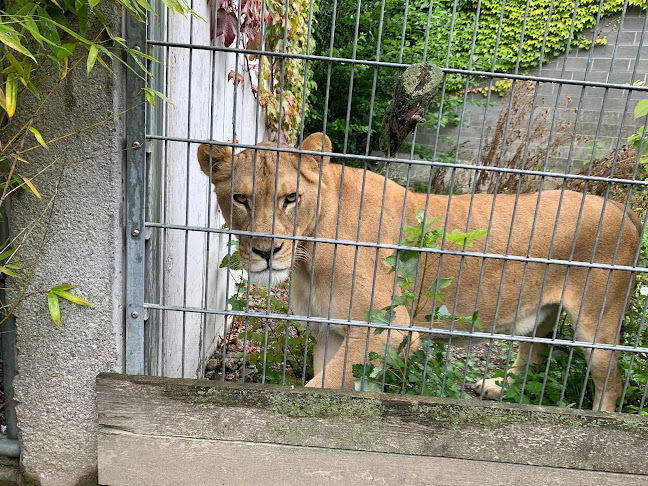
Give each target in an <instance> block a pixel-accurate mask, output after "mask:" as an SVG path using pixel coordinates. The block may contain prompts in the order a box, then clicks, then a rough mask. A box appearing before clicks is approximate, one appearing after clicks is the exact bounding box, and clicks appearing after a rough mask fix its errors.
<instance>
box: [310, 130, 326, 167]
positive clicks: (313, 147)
mask: <svg viewBox="0 0 648 486" xmlns="http://www.w3.org/2000/svg"><path fill="white" fill-rule="evenodd" d="M322 138H324V140H323V142H324V143H322ZM303 148H304V150H309V151H311V152H322V151H323V152H331V151H333V145H332V144H331V139H330V138H328V135H324V134H322V132H316V133H313V134H311V135H309V136H308V137H306V138H305V139H304V144H303ZM314 157H315V159H316V160H317V162H318V163H319V164H323V165H326V164H328V163H329V160H330V157H328V156H323V157H317V156H314Z"/></svg>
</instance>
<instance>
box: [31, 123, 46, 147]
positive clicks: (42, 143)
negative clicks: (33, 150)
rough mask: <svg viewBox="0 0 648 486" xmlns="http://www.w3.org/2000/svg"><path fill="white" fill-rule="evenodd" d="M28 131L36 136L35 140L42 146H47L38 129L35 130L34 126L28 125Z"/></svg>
mask: <svg viewBox="0 0 648 486" xmlns="http://www.w3.org/2000/svg"><path fill="white" fill-rule="evenodd" d="M29 131H30V132H32V133H33V134H34V137H36V140H37V141H38V143H39V144H40V145H41V146H42V147H44V148H47V144H46V143H45V140H43V136H42V135H41V134H40V132H39V131H38V130H36V129H35V128H34V127H29Z"/></svg>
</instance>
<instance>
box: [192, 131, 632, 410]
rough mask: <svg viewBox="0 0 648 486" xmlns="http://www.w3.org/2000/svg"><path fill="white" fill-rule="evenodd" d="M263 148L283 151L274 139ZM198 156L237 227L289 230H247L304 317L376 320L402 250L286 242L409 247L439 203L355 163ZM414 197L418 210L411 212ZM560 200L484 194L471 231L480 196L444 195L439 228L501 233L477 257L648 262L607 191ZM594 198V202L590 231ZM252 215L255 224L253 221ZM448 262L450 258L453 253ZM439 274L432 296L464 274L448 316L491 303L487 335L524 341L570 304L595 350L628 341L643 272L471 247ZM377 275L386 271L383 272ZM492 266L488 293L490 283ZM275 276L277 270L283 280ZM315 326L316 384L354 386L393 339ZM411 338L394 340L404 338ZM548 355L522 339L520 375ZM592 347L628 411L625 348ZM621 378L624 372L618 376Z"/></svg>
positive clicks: (308, 143)
mask: <svg viewBox="0 0 648 486" xmlns="http://www.w3.org/2000/svg"><path fill="white" fill-rule="evenodd" d="M262 145H264V146H266V147H272V146H273V145H274V144H272V143H265V144H262ZM322 147H323V148H324V151H325V152H331V142H330V140H329V139H328V137H325V138H324V141H323V140H322V134H321V133H315V134H312V135H310V136H309V137H308V138H306V139H305V140H304V142H303V149H304V150H306V151H313V152H321V151H322ZM198 160H199V162H200V166H201V168H202V170H203V172H204V173H205V174H207V175H211V177H212V182H213V184H214V189H215V192H216V195H217V198H218V205H219V206H220V209H221V211H222V213H223V214H224V216H225V218H226V220H227V221H228V224H229V226H230V228H233V229H235V230H242V231H249V230H251V229H252V230H253V231H254V232H260V233H274V234H276V235H277V236H276V237H275V238H274V240H273V239H271V238H269V237H261V236H253V237H251V238H252V241H251V245H250V237H249V236H245V235H242V236H239V237H238V238H239V240H240V245H239V252H240V257H241V261H242V263H243V266H244V268H248V263H249V269H250V272H249V278H250V280H251V281H253V282H256V283H260V284H263V285H268V284H271V285H272V284H277V283H279V282H282V281H284V280H285V279H286V278H287V277H288V276H289V275H290V273H291V272H292V279H293V280H292V307H293V312H294V314H296V315H302V316H318V317H325V318H326V317H330V318H336V319H349V318H351V319H355V320H364V313H365V312H366V311H368V310H369V309H370V308H373V309H379V308H381V307H385V306H388V305H390V303H391V301H392V295H393V294H392V292H393V288H394V276H393V275H389V273H388V268H387V267H386V266H384V265H383V264H382V263H381V262H382V259H383V258H385V257H386V256H387V255H389V254H390V253H391V252H392V250H389V249H381V250H380V251H376V248H375V247H366V246H359V247H356V246H353V245H348V244H346V245H345V244H338V245H335V244H332V243H328V242H318V243H316V244H315V245H316V246H315V245H314V244H313V242H304V241H298V240H297V241H295V240H291V239H282V238H281V235H291V236H292V235H293V234H294V235H296V236H298V237H299V236H305V237H312V236H315V231H317V234H316V236H317V237H318V238H330V239H337V240H347V241H360V242H373V243H376V242H380V243H388V244H398V243H399V236H400V235H401V226H402V225H403V224H406V225H416V218H415V212H416V211H421V210H423V209H424V208H425V205H426V197H427V196H426V195H425V194H416V193H412V192H406V190H405V188H403V187H402V186H400V185H398V184H396V183H395V182H392V181H390V180H385V178H384V177H383V176H381V175H378V174H375V173H372V172H366V173H365V171H363V170H361V169H355V168H350V167H346V168H345V169H344V173H343V172H342V166H340V165H336V164H329V157H326V156H313V155H308V154H302V155H301V156H299V155H298V154H295V153H286V152H280V153H279V155H278V156H277V152H276V151H273V150H271V149H270V150H266V149H258V150H253V149H248V150H245V151H243V152H242V153H240V154H238V155H236V156H235V157H234V159H233V160H234V176H233V181H232V151H231V149H230V148H227V147H221V146H216V145H207V144H204V145H201V146H200V147H199V149H198ZM254 171H256V176H255V177H254ZM320 173H321V178H322V180H321V182H320ZM253 183H254V189H253ZM232 184H233V185H232ZM320 186H321V191H320V198H319V203H318V189H320ZM232 187H233V192H232ZM275 190H276V194H275ZM340 191H342V193H341V194H342V196H341V204H339V200H340ZM406 194H407V198H406V197H405V196H406ZM383 195H384V203H383ZM405 199H407V202H406V205H407V206H406V208H405V210H404V211H403V205H404V203H405ZM538 199H539V200H538ZM560 199H561V192H560V191H545V192H543V193H542V194H541V196H540V197H539V196H538V194H522V195H520V196H519V198H517V200H516V196H515V195H507V194H500V195H498V196H497V197H496V198H495V205H494V210H493V201H494V197H493V195H489V194H477V195H475V196H474V202H473V206H472V212H471V213H470V224H469V228H466V224H467V221H468V214H469V206H470V202H471V196H470V195H465V196H452V198H449V197H448V196H440V195H434V194H432V195H430V196H429V205H428V220H429V219H431V218H433V217H440V218H441V219H440V220H439V221H438V222H437V223H436V224H437V225H438V226H442V225H443V224H444V222H445V219H446V217H447V218H448V221H447V226H445V227H446V228H447V230H448V231H452V230H453V229H459V230H461V231H471V230H473V229H488V231H489V236H488V238H482V239H479V240H476V241H475V244H474V246H472V247H471V248H469V249H468V250H470V251H476V252H487V253H489V254H495V255H508V256H511V255H513V256H521V257H527V256H529V257H535V258H544V259H547V258H551V259H556V260H562V261H568V260H571V261H575V262H585V263H590V262H595V263H603V264H612V263H613V264H615V265H623V266H632V265H633V264H634V259H635V255H636V252H637V246H638V245H639V241H640V238H639V233H640V223H639V220H638V218H637V217H636V215H634V214H632V213H630V214H627V215H626V214H624V211H623V208H622V207H621V206H620V205H618V204H616V203H613V202H612V201H608V202H607V204H605V207H604V200H603V199H602V198H600V197H596V196H589V195H588V196H585V200H584V202H583V201H582V200H583V195H582V194H579V193H575V192H569V191H567V192H564V193H563V195H562V202H561V203H560ZM581 202H583V204H584V208H583V211H582V215H581V216H580V223H579V222H578V218H579V213H581V211H580V206H581ZM383 204H384V207H383ZM275 208H276V209H275ZM536 210H537V216H536ZM360 211H362V214H360ZM252 213H253V214H252ZM252 215H253V216H254V218H253V219H254V226H253V228H251V227H250V225H251V221H252ZM295 216H296V217H295ZM403 217H404V221H402V219H403ZM491 218H492V219H491ZM295 220H296V227H295ZM338 220H339V224H338ZM534 221H535V227H534ZM600 222H602V225H601V228H600V234H599V223H600ZM620 233H621V234H620ZM509 235H510V242H509ZM531 239H532V241H531ZM273 241H274V242H273ZM486 242H487V247H486V246H485V245H486ZM294 245H296V247H295V257H294V258H293V246H294ZM249 248H251V250H252V252H251V253H250V252H249ZM446 248H448V249H455V250H457V249H459V248H458V247H457V246H456V245H455V246H454V248H450V245H446ZM334 252H336V256H335V266H334V265H333V260H334V258H333V256H334ZM356 252H357V255H356ZM435 258H436V259H437V260H436V262H438V261H439V260H438V259H439V256H438V255H435ZM376 259H378V262H376ZM462 259H463V268H462V275H461V279H460V280H459V279H458V278H457V277H458V275H459V268H460V265H461V264H462ZM293 261H294V264H293V265H292V268H291V262H293ZM482 262H483V269H482ZM269 265H272V272H269ZM313 267H314V272H313V275H314V278H313V283H312V287H311V270H312V269H313ZM434 268H435V271H434V272H429V273H432V274H428V275H426V276H425V279H424V282H422V286H423V288H426V289H427V288H428V286H430V284H431V283H432V282H433V281H434V279H436V278H448V277H452V281H451V284H450V286H449V287H447V288H445V289H444V292H445V293H446V294H447V295H446V296H445V297H444V298H443V301H444V303H445V304H446V306H447V308H448V309H453V307H454V306H455V302H456V313H457V315H464V316H466V315H472V313H473V311H474V310H475V307H476V302H477V308H478V309H479V320H480V322H481V323H482V324H483V331H486V332H489V331H490V330H491V329H492V330H494V331H495V332H497V333H502V334H511V333H512V332H514V333H515V335H517V336H530V335H534V336H539V337H543V336H545V335H546V334H547V333H549V332H551V331H552V329H553V326H554V323H555V322H556V319H557V312H558V310H559V304H560V302H561V299H562V302H563V309H564V310H565V311H566V312H567V313H568V314H569V315H570V317H571V319H572V323H576V325H575V328H576V339H577V340H578V341H583V342H593V340H594V339H595V340H596V343H605V344H615V343H617V340H618V335H619V326H620V325H621V322H622V319H623V315H624V311H625V306H624V303H625V300H626V295H627V292H628V290H629V288H630V285H631V281H632V278H633V275H632V272H630V271H627V270H613V271H610V270H609V269H601V268H592V267H588V266H587V265H584V266H566V265H560V264H547V263H542V262H524V261H516V260H510V259H509V260H507V259H505V258H486V259H485V261H484V257H471V256H470V253H468V256H463V257H462V256H459V255H451V254H445V255H443V257H442V258H441V266H440V270H439V271H438V274H437V273H436V269H437V268H439V265H438V264H437V265H434ZM354 269H355V276H354ZM374 272H377V273H376V274H375V277H374ZM482 272H483V277H482V285H481V286H478V282H479V281H480V273H482ZM269 273H271V275H272V281H270V282H269ZM545 273H546V283H545V284H544V285H543V281H545ZM333 278H334V280H333V285H332V279H333ZM372 296H373V303H372V302H371V299H372ZM329 302H330V304H329ZM604 302H605V305H603V303H604ZM403 309H404V308H403V307H398V308H397V312H396V316H395V322H394V323H395V324H399V325H409V324H410V319H409V316H408V315H407V312H406V311H404V310H403ZM423 314H426V313H425V312H424V313H421V315H423ZM427 314H429V312H427ZM414 325H417V326H424V327H425V326H428V325H429V323H428V322H426V321H424V320H423V319H420V320H418V319H417V320H416V321H415V322H414ZM313 326H314V331H313V332H314V333H315V336H316V338H317V344H316V346H315V348H314V353H313V354H314V368H315V377H314V378H313V379H312V380H311V381H310V382H309V383H308V384H307V386H318V387H319V386H324V387H327V388H335V387H340V386H344V387H345V388H353V386H354V378H353V375H352V369H351V368H352V367H351V365H352V364H353V363H362V362H363V361H364V359H365V353H366V343H367V340H368V339H369V350H372V351H376V352H379V353H380V352H382V348H383V344H384V342H385V339H386V334H387V333H382V334H380V335H379V336H375V335H373V333H370V337H369V338H368V333H367V330H366V329H365V328H362V327H354V326H344V325H331V326H330V330H329V331H327V325H326V324H317V325H315V324H314V325H313ZM470 326H471V325H470V323H460V322H455V323H454V329H455V330H460V331H470ZM327 333H328V334H329V335H328V336H326V335H327ZM347 333H348V349H346V348H347V346H346V338H347ZM327 338H328V345H327V348H326V349H325V343H326V342H327ZM398 341H399V340H398V339H393V338H392V339H391V342H398ZM545 348H546V345H544V344H535V345H533V346H530V344H529V343H526V342H521V343H520V346H519V353H518V356H517V359H516V360H515V363H514V365H513V368H512V370H511V371H512V372H513V373H516V372H518V373H519V372H523V371H524V367H525V365H526V360H527V358H528V357H529V356H530V360H531V361H532V362H533V363H539V362H542V361H543V359H545V358H543V350H544V349H545ZM584 351H585V354H586V355H587V356H588V357H590V356H591V357H592V362H591V373H592V377H593V380H594V384H595V388H596V390H595V399H594V408H595V409H598V408H599V407H600V409H601V410H605V411H614V410H615V406H616V400H617V398H618V397H619V396H620V394H621V390H622V381H621V377H620V375H619V371H618V369H617V358H618V357H617V353H613V352H612V351H609V350H602V349H597V350H595V351H592V350H591V348H584ZM325 356H326V363H324V360H325ZM345 356H346V365H345ZM608 370H611V371H610V372H609V376H608ZM606 381H607V384H606ZM484 386H485V389H484V393H485V395H486V396H487V397H489V398H497V397H499V394H500V391H501V388H500V386H498V385H497V384H496V382H495V379H490V380H486V381H485V385H484Z"/></svg>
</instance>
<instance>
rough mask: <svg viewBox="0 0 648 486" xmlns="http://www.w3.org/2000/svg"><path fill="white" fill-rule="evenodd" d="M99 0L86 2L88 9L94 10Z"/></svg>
mask: <svg viewBox="0 0 648 486" xmlns="http://www.w3.org/2000/svg"><path fill="white" fill-rule="evenodd" d="M100 1H101V0H88V5H90V8H95V7H96V6H97V5H98V4H99V2H100Z"/></svg>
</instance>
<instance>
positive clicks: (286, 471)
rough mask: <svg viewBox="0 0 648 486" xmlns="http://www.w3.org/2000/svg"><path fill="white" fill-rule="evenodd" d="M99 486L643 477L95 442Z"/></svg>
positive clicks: (638, 484) (184, 444)
mask: <svg viewBox="0 0 648 486" xmlns="http://www.w3.org/2000/svg"><path fill="white" fill-rule="evenodd" d="M99 463H100V465H101V466H100V469H99V482H100V484H103V485H109V486H133V485H137V486H164V485H184V484H186V485H201V484H208V485H210V486H215V485H227V486H237V485H240V486H250V485H254V486H282V485H290V486H296V485H304V484H307V485H308V486H320V485H321V486H324V485H326V486H329V485H344V486H349V485H363V484H403V485H407V486H415V485H421V486H422V485H426V486H429V485H444V486H451V485H457V486H464V485H465V486H469V485H480V486H481V485H484V484H488V485H492V486H511V485H529V484H534V483H535V484H551V485H552V486H554V485H567V486H581V485H582V486H591V485H592V484H596V485H597V486H606V485H610V486H618V485H623V486H645V484H646V479H647V478H646V477H645V476H637V475H631V474H619V473H601V472H595V471H577V470H573V469H560V468H553V467H537V466H523V465H519V464H505V463H495V462H486V461H471V460H465V459H448V458H445V457H427V456H411V455H394V454H384V453H380V452H359V451H345V450H340V449H323V448H318V447H299V446H286V445H275V444H255V443H249V442H230V441H211V440H201V439H188V438H181V437H155V436H142V435H133V434H128V433H126V432H119V431H112V432H109V433H106V434H101V436H100V437H99Z"/></svg>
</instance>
